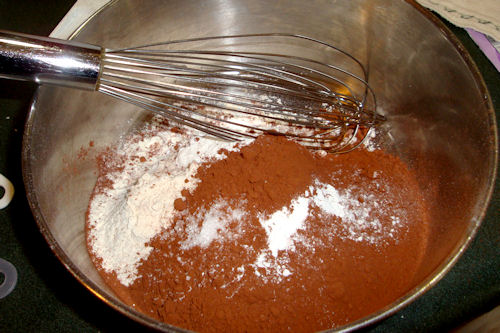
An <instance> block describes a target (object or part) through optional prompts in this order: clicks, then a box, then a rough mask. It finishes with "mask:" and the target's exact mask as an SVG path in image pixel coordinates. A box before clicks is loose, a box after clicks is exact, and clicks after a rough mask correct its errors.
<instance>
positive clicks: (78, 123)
mask: <svg viewBox="0 0 500 333" xmlns="http://www.w3.org/2000/svg"><path fill="white" fill-rule="evenodd" d="M259 32H291V33H297V34H304V35H309V36H311V37H314V38H317V39H322V40H325V41H327V42H329V43H331V44H334V45H337V46H339V47H341V48H343V49H345V50H346V51H348V52H350V53H352V54H353V55H354V56H356V57H357V58H358V59H359V60H361V62H363V63H364V64H365V65H366V66H367V67H368V68H369V71H370V78H369V83H370V85H371V86H372V87H373V89H374V91H375V94H376V96H377V100H378V104H379V106H380V108H381V110H383V112H384V114H386V115H387V118H388V119H389V122H388V123H387V124H386V128H385V134H384V136H383V141H384V144H385V145H386V147H387V149H390V150H391V151H393V152H394V153H395V154H398V155H399V156H400V157H401V158H403V159H404V160H405V161H407V162H408V163H409V164H410V165H411V166H412V167H413V168H414V169H415V170H416V172H417V174H418V178H419V180H420V183H421V184H420V185H421V187H422V189H423V190H424V191H426V193H427V195H428V199H429V203H430V205H431V211H432V212H431V217H432V227H431V228H432V230H431V237H430V239H429V243H428V249H427V252H426V255H425V258H424V263H423V265H422V267H421V269H420V271H419V273H418V277H417V279H416V280H415V281H414V285H415V287H414V289H412V290H411V291H409V292H408V293H407V294H406V295H404V296H403V297H401V298H400V299H398V300H396V301H395V302H394V303H392V304H390V305H389V306H387V307H386V308H383V309H380V310H379V311H378V312H376V313H373V314H371V315H370V316H368V317H366V318H363V319H361V320H359V321H357V322H354V323H351V324H350V325H348V326H345V327H343V329H347V330H349V329H355V328H360V327H364V326H367V325H370V324H371V323H374V322H375V321H378V320H380V319H382V318H384V317H387V316H389V315H391V314H393V313H395V312H396V311H398V310H399V309H401V308H402V307H404V306H405V305H407V304H408V303H410V302H412V301H413V300H415V299H416V298H417V297H419V296H420V295H422V294H423V293H424V292H425V291H427V290H428V289H429V288H431V287H432V286H433V285H435V284H436V283H437V281H438V280H439V279H441V278H442V277H443V275H444V274H446V272H447V271H448V270H449V269H450V268H451V267H452V266H453V264H454V263H455V262H456V261H457V259H458V258H459V256H460V255H461V254H462V253H463V251H464V250H465V248H466V247H467V246H468V244H469V243H470V241H471V239H472V237H473V236H474V234H475V233H476V231H477V229H478V227H479V225H480V223H481V219H482V218H483V216H484V214H485V211H486V207H487V204H488V201H489V199H490V196H491V193H492V189H493V184H494V178H495V175H496V161H497V156H496V154H497V153H496V147H497V133H496V125H495V120H494V111H493V107H492V103H491V100H490V98H489V95H488V92H487V89H486V87H485V85H484V83H483V81H482V79H481V76H480V75H479V73H478V70H477V68H476V67H475V65H474V64H473V62H472V60H471V59H470V57H469V55H468V54H467V53H466V52H465V51H464V49H463V47H462V46H461V45H460V43H459V42H458V41H457V40H456V39H455V37H454V36H453V35H452V34H451V33H450V32H449V31H448V30H447V29H446V28H445V27H444V26H443V25H442V24H441V23H440V22H439V21H438V19H436V18H435V17H434V16H432V15H431V14H430V13H429V12H428V11H426V10H424V9H423V8H422V7H420V6H418V5H417V4H415V3H414V2H412V1H410V2H405V1H398V0H394V1H386V0H353V1H349V0H337V1H335V0H331V1H327V0H315V1H302V0H288V1H275V2H269V1H266V0H252V1H248V0H223V1H216V0H205V1H198V0H171V1H162V0H149V1H134V0H123V1H116V2H113V3H112V4H111V5H109V6H106V7H105V8H103V9H102V10H100V11H99V12H98V13H96V14H95V16H93V17H92V19H91V20H89V21H88V22H87V23H86V24H84V25H83V26H82V27H81V28H80V29H79V30H78V31H77V32H76V33H75V34H74V36H73V38H74V39H76V40H78V41H84V42H89V43H95V44H97V45H104V46H107V47H111V48H116V47H125V46H132V45H137V44H144V43H149V42H155V41H164V40H169V39H180V38H188V37H194V36H209V35H221V34H241V33H259ZM143 116H144V113H143V112H142V111H140V110H137V109H135V108H134V107H132V106H130V105H127V104H123V103H121V102H118V101H115V100H111V99H109V98H107V97H105V96H100V95H97V94H94V93H89V92H82V91H76V90H71V89H68V88H54V87H40V88H39V90H38V92H37V94H36V97H35V100H34V102H33V105H32V108H31V111H30V114H29V118H28V121H27V124H26V129H25V134H24V144H23V163H24V164H23V174H24V181H25V184H26V188H27V193H28V199H29V202H30V205H31V208H32V210H33V214H34V216H35V218H36V220H37V223H38V225H39V227H40V230H41V232H42V233H43V235H44V236H45V238H46V239H47V241H48V243H49V245H50V247H51V248H52V249H53V251H54V253H55V254H56V255H57V256H58V258H59V259H60V260H61V262H62V263H63V264H64V265H65V266H66V267H67V268H68V270H70V271H71V273H72V274H73V275H74V276H75V277H76V278H77V279H78V280H79V281H80V282H81V283H82V284H83V285H85V286H86V287H87V288H88V289H89V290H90V291H91V292H93V293H94V294H95V295H97V296H98V297H99V298H101V299H102V300H104V301H105V302H106V303H108V304H109V305H111V306H112V307H114V308H115V309H117V310H118V311H120V312H122V313H123V314H125V315H126V316H128V317H131V318H133V319H135V320H137V321H139V322H141V323H143V324H145V325H148V326H150V327H154V328H157V329H160V330H165V331H169V330H173V329H175V328H173V327H172V326H169V325H168V324H165V323H160V322H157V321H155V320H153V319H151V318H149V317H147V316H145V315H143V314H140V313H138V312H136V311H134V310H133V309H132V308H131V307H129V306H127V305H125V304H124V303H122V302H121V301H120V300H119V299H118V298H117V296H116V295H115V294H114V293H113V292H112V291H111V290H110V289H109V288H108V287H107V286H106V285H105V284H104V282H103V280H102V279H101V278H100V276H99V275H98V273H97V271H96V270H95V268H94V266H93V265H92V263H91V261H90V259H89V256H88V254H87V251H86V246H85V229H84V224H85V212H86V209H87V205H88V201H89V197H90V194H91V192H92V189H93V186H94V183H95V180H96V163H95V162H94V160H93V158H92V156H89V157H88V158H86V159H81V158H79V154H81V148H82V147H86V146H88V144H89V142H90V141H92V142H94V143H95V146H94V149H92V151H98V150H100V149H102V148H104V147H106V146H108V145H111V144H113V143H115V142H116V141H117V140H119V138H120V136H121V135H123V134H124V133H126V132H128V131H130V130H131V129H132V128H134V127H135V126H137V125H138V124H140V123H141V121H142V119H143Z"/></svg>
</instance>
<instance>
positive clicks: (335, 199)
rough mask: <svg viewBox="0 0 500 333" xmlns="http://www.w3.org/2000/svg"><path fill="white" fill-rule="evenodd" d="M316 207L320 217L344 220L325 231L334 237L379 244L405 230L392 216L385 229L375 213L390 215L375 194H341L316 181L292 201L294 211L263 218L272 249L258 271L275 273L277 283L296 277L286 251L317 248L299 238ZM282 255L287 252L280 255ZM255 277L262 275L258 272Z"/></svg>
mask: <svg viewBox="0 0 500 333" xmlns="http://www.w3.org/2000/svg"><path fill="white" fill-rule="evenodd" d="M358 192H360V191H358ZM315 207H316V208H319V210H320V214H322V215H324V216H325V217H327V216H336V217H338V218H340V219H342V220H341V223H339V224H331V225H330V226H329V230H325V232H330V233H332V237H337V238H342V239H349V240H351V241H355V242H366V243H370V244H378V243H379V242H381V241H384V240H385V239H387V238H389V237H394V236H395V233H396V232H397V231H398V230H399V228H401V227H402V224H401V220H400V217H399V216H395V215H393V216H390V219H391V225H390V226H386V225H383V224H382V223H381V222H380V221H379V220H378V218H376V217H375V216H376V214H375V212H379V213H380V212H381V211H382V214H386V215H390V214H389V212H388V211H387V210H385V211H384V208H383V207H382V206H381V205H380V203H379V202H378V201H377V200H376V199H375V197H374V195H373V194H368V193H366V192H362V191H361V193H357V195H356V196H355V195H353V194H352V193H351V191H346V192H345V193H340V192H339V191H337V189H335V187H334V186H332V185H330V184H324V183H321V182H319V181H315V182H314V184H313V185H311V186H310V187H309V188H308V190H306V191H305V192H304V193H303V194H302V195H301V196H299V197H297V198H295V199H294V200H293V201H292V203H291V205H290V208H288V207H284V208H282V209H281V210H279V211H277V212H275V213H273V214H271V215H270V217H269V218H267V219H262V218H261V220H260V222H261V224H262V226H263V228H264V229H265V230H266V233H267V237H268V248H267V249H265V250H264V251H263V252H261V253H260V255H259V256H258V257H257V260H256V261H255V263H254V266H255V268H264V269H265V270H266V274H267V273H268V272H269V273H273V274H272V275H274V278H273V280H276V281H279V280H280V279H281V278H282V277H287V276H289V275H291V274H293V273H292V272H291V271H290V270H289V269H288V267H287V263H288V255H287V253H286V251H293V250H295V246H294V242H301V243H303V244H304V245H309V246H310V247H311V248H313V247H314V246H315V245H316V244H315V243H314V240H312V239H304V238H301V237H299V236H298V234H297V231H298V230H301V229H304V228H305V227H306V226H307V218H308V216H310V215H311V213H312V211H311V210H312V209H313V208H315ZM391 213H394V212H391ZM310 242H312V244H310ZM279 251H285V252H284V253H282V254H280V253H279ZM268 253H270V254H271V255H272V256H270V255H268ZM255 274H256V275H257V276H260V275H261V274H260V273H259V271H258V270H257V269H255Z"/></svg>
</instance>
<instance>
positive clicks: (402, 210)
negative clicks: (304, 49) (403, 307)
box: [91, 136, 428, 332]
mask: <svg viewBox="0 0 500 333" xmlns="http://www.w3.org/2000/svg"><path fill="white" fill-rule="evenodd" d="M223 153H224V154H225V155H226V158H225V159H222V160H219V161H215V162H210V163H206V164H204V165H202V166H201V167H200V168H199V169H198V171H197V174H196V178H197V179H199V180H200V181H199V183H198V185H197V187H196V188H195V189H194V190H193V191H192V192H189V191H183V193H182V195H183V197H182V198H179V199H177V200H176V201H175V208H176V210H177V215H176V217H175V221H174V223H173V224H172V225H171V226H170V227H168V228H167V229H165V230H164V231H163V232H162V233H161V234H160V235H157V236H156V237H155V238H154V239H153V240H152V241H151V242H150V244H149V245H150V246H152V247H153V251H152V252H151V253H150V255H149V257H148V258H147V259H145V260H143V261H142V263H141V265H140V267H139V274H138V275H139V276H140V277H139V278H138V279H136V280H135V281H134V283H133V284H131V285H130V286H129V287H125V286H123V285H121V284H120V283H119V282H117V280H116V278H115V277H114V276H113V274H112V273H106V272H103V270H102V269H100V273H101V274H102V275H103V277H104V278H105V279H106V280H107V281H108V283H109V284H110V286H111V287H112V288H113V289H114V290H115V291H116V292H117V294H118V295H119V296H120V297H121V298H122V299H123V300H124V301H125V302H127V303H128V304H130V305H132V306H134V307H135V308H136V309H137V310H139V311H141V312H143V313H145V314H146V315H149V316H151V317H153V318H156V319H158V320H161V321H164V322H166V323H169V324H172V325H175V326H178V327H182V328H186V329H190V330H194V331H201V332H220V331H230V332H257V331H258V332H279V331H294V332H311V331H317V330H324V329H328V328H332V327H338V326H340V325H343V324H347V323H349V322H352V321H354V320H356V319H359V318H362V317H364V316H366V315H368V314H370V313H372V312H374V311H377V310H379V309H381V308H382V307H384V306H386V305H388V304H390V303H391V302H393V301H394V300H396V299H397V298H398V297H401V296H402V295H404V294H405V293H406V292H407V291H408V290H409V289H411V288H412V287H413V286H414V281H413V279H414V276H415V274H416V272H417V270H418V268H419V265H420V263H421V259H422V256H423V253H424V251H425V247H426V239H427V237H428V217H427V214H428V213H427V210H426V207H425V202H424V200H423V197H422V194H421V192H420V191H419V187H418V184H417V181H416V179H415V175H414V174H413V173H412V172H411V170H410V169H408V167H407V166H406V165H405V164H404V163H403V162H402V161H401V160H399V159H398V158H397V157H395V156H392V155H389V154H386V153H384V152H383V151H374V152H368V151H365V150H356V151H353V152H351V153H348V154H343V155H327V156H321V155H319V154H315V153H312V152H310V151H308V150H307V149H305V148H304V147H302V146H300V145H298V144H296V143H294V142H292V141H289V140H287V139H285V138H284V137H277V136H262V137H259V138H257V139H256V140H255V141H254V142H253V143H252V144H250V145H248V146H244V147H242V148H241V149H240V150H239V151H233V152H227V151H225V152H223ZM104 173H105V172H104ZM100 178H102V179H105V175H104V174H102V175H101V177H100ZM314 181H319V182H321V183H325V184H331V185H333V186H334V187H335V188H336V189H337V190H339V191H341V192H342V193H349V195H350V196H351V197H355V198H357V200H358V201H359V202H360V203H361V204H363V201H364V200H367V199H366V198H370V200H373V201H374V202H376V203H377V205H379V207H380V208H379V209H378V210H377V211H375V212H372V211H370V214H371V216H370V217H371V218H372V219H376V220H377V221H379V223H380V224H381V226H380V228H382V229H383V230H393V229H394V228H393V226H394V216H395V214H396V215H397V216H398V217H399V218H401V219H402V220H403V221H400V223H401V226H400V227H399V228H397V230H395V231H391V234H387V235H383V237H379V236H377V235H375V234H376V232H377V230H375V229H373V228H371V227H370V226H369V227H368V228H366V229H364V230H363V235H364V237H371V236H377V237H379V238H377V239H379V241H378V242H376V243H373V242H367V241H364V239H365V238H363V239H362V238H360V239H352V238H349V237H347V236H346V234H345V233H346V231H345V230H346V229H345V225H346V221H343V220H342V218H340V217H338V216H334V215H325V214H324V213H323V212H322V211H321V210H320V209H319V208H318V207H311V213H310V214H309V216H308V218H307V220H306V224H305V227H304V228H302V229H300V230H298V231H297V235H298V237H299V238H300V239H302V240H304V241H297V239H299V238H295V240H294V243H293V247H291V248H290V249H286V250H281V251H279V252H278V255H277V256H276V257H274V256H272V255H271V253H270V251H269V250H268V239H267V234H266V231H265V229H264V228H263V226H262V224H261V219H262V218H263V217H266V216H269V215H270V214H272V213H273V212H275V211H277V210H280V209H282V208H283V207H287V206H289V205H290V203H291V202H292V200H294V199H295V198H297V197H299V196H300V195H302V194H303V193H305V192H307V191H308V189H310V188H311V185H312V184H313V183H314ZM104 184H106V182H105V181H103V182H102V185H104ZM221 202H222V203H224V205H222V206H221V207H222V208H221V209H220V210H221V214H222V216H226V217H227V218H228V221H227V223H226V224H223V228H219V229H217V230H216V232H217V235H218V237H216V238H214V240H213V241H211V242H210V243H209V244H208V245H207V246H199V245H195V246H186V244H187V243H189V240H190V239H191V238H190V237H192V232H193V231H192V230H193V229H192V228H193V221H194V223H195V226H196V225H197V226H198V227H200V228H201V227H202V226H203V221H204V220H203V218H204V214H205V215H206V213H207V212H208V211H210V209H211V208H213V207H216V206H217V205H219V203H221ZM235 210H241V211H244V212H246V214H245V215H244V216H243V217H242V218H234V217H231V216H232V215H231V212H233V211H235ZM200 212H201V213H200ZM355 213H356V212H355ZM384 228H385V229H384ZM372 234H373V235H372ZM262 254H264V257H265V259H266V262H267V263H268V264H267V266H266V265H256V262H258V261H259V260H260V259H259V258H261V257H260V256H262ZM91 255H92V253H91ZM93 259H94V261H95V263H96V265H97V267H98V268H99V261H98V259H97V258H94V257H93ZM261 259H262V258H261ZM284 267H286V270H285V269H284ZM285 272H286V273H285Z"/></svg>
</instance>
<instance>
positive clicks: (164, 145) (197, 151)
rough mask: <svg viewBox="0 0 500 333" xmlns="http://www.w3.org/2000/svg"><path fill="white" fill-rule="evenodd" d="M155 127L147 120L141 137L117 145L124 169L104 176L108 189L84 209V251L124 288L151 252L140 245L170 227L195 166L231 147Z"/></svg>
mask: <svg viewBox="0 0 500 333" xmlns="http://www.w3.org/2000/svg"><path fill="white" fill-rule="evenodd" d="M159 128H160V127H159V126H158V124H157V123H156V122H155V121H153V122H152V124H151V125H150V128H149V130H148V131H147V132H146V134H145V135H144V133H142V134H143V135H144V136H141V135H138V134H137V135H132V136H131V137H130V138H128V139H127V140H125V141H124V142H123V143H122V145H121V146H120V147H119V148H118V149H117V153H118V154H119V155H122V156H123V158H124V160H125V163H124V169H123V170H118V171H116V172H111V173H110V174H108V178H109V180H110V181H111V182H112V183H113V186H112V188H111V189H107V190H105V191H104V192H103V193H97V194H96V195H95V196H94V197H93V199H92V201H91V203H90V207H89V227H90V231H89V245H90V248H91V250H92V252H93V253H94V254H95V256H96V257H97V258H99V259H100V260H101V266H102V268H103V269H104V270H105V271H107V272H115V273H116V274H117V277H118V280H119V281H120V282H121V283H122V284H123V285H125V286H128V285H130V283H132V282H133V281H134V280H135V279H136V278H137V277H138V276H137V267H138V264H139V263H140V261H141V260H142V259H146V258H147V257H148V255H149V254H150V252H151V250H152V248H151V247H149V246H146V243H147V242H149V241H150V240H151V239H152V238H153V237H154V236H156V235H157V234H158V233H159V232H160V231H161V230H162V229H164V228H166V227H168V226H169V225H170V224H171V223H172V219H173V216H174V212H175V210H174V201H175V199H177V198H180V197H181V191H182V190H184V189H187V190H192V189H193V188H194V187H196V184H197V180H196V179H194V178H193V176H194V175H195V173H196V171H197V169H198V167H199V165H200V163H203V162H206V161H209V160H214V159H220V158H222V157H223V156H224V155H221V154H218V153H217V152H218V151H219V150H220V149H221V148H224V149H227V150H229V151H232V150H235V149H236V147H235V146H236V144H235V143H230V142H222V141H217V140H214V139H212V138H204V137H200V138H199V139H195V138H194V136H192V135H188V134H181V133H173V132H171V131H170V130H163V131H160V130H159ZM176 145H177V149H176V148H175V147H176ZM139 158H143V160H144V162H139V161H138V159H139ZM185 180H188V182H187V183H186V182H185Z"/></svg>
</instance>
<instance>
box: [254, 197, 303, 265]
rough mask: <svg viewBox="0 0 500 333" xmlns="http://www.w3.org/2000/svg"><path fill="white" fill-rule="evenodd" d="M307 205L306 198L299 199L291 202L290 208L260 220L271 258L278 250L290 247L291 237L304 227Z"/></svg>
mask: <svg viewBox="0 0 500 333" xmlns="http://www.w3.org/2000/svg"><path fill="white" fill-rule="evenodd" d="M309 203H310V200H309V199H308V198H304V197H299V198H297V199H295V200H293V201H292V203H291V205H290V208H288V207H284V208H283V209H281V210H279V211H277V212H275V213H274V214H272V215H271V216H270V217H269V218H268V219H262V218H261V221H260V223H261V224H262V226H263V227H264V229H265V230H266V233H267V242H268V244H269V250H270V251H271V253H272V254H273V256H275V257H276V256H277V255H278V251H279V250H285V249H288V248H289V247H290V245H291V237H292V236H293V235H295V234H296V233H297V230H299V229H301V228H302V227H303V226H304V222H305V220H306V219H307V217H308V216H309Z"/></svg>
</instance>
